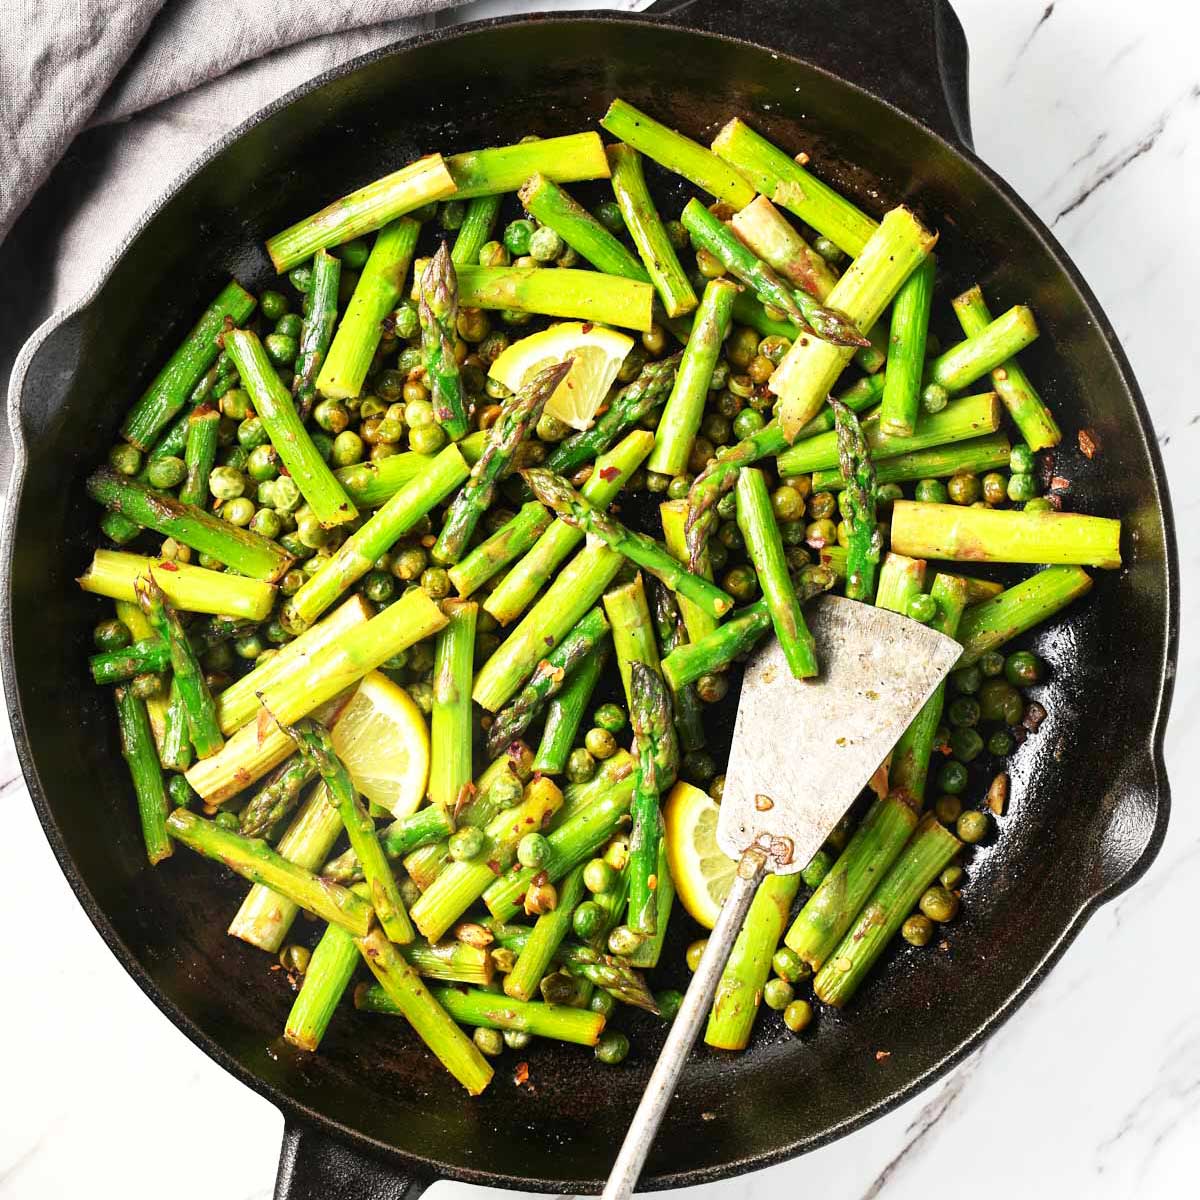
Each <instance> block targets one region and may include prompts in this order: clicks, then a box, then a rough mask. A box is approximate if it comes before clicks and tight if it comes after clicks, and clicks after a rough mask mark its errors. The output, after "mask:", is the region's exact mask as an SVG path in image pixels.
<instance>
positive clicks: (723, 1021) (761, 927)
mask: <svg viewBox="0 0 1200 1200" xmlns="http://www.w3.org/2000/svg"><path fill="white" fill-rule="evenodd" d="M800 882H801V879H800V876H799V875H798V874H796V875H768V876H767V877H766V879H764V880H763V881H762V884H761V885H760V887H759V889H758V894H757V895H756V896H755V897H754V900H753V902H752V903H751V905H750V911H749V912H748V913H747V914H746V923H745V924H744V925H743V926H742V930H741V932H740V933H739V934H738V937H737V941H736V942H734V944H733V951H732V953H731V954H730V955H729V961H728V962H727V963H726V965H725V970H724V971H723V972H722V973H721V982H720V983H718V984H717V993H716V995H715V996H714V997H713V1006H712V1012H711V1013H709V1017H708V1028H707V1029H706V1030H705V1032H704V1040H705V1042H706V1043H707V1044H708V1045H710V1046H715V1047H717V1049H719V1050H744V1049H745V1048H746V1046H747V1045H748V1043H749V1041H750V1029H751V1027H752V1026H753V1024H754V1018H755V1016H756V1015H757V1013H758V1005H759V1001H760V1000H761V999H762V992H763V987H764V985H765V984H766V982H767V978H768V977H769V976H770V974H771V958H772V956H773V955H774V953H775V950H776V947H777V946H778V945H779V939H780V937H781V936H782V934H783V929H784V926H785V925H786V924H787V919H788V910H789V909H790V908H791V906H792V901H793V900H794V899H795V897H796V893H797V892H798V891H799V890H800Z"/></svg>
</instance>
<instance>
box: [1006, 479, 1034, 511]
mask: <svg viewBox="0 0 1200 1200" xmlns="http://www.w3.org/2000/svg"><path fill="white" fill-rule="evenodd" d="M1007 495H1008V498H1009V499H1010V500H1011V501H1012V502H1013V503H1014V504H1024V503H1025V502H1026V501H1028V500H1032V499H1033V498H1034V497H1035V496H1036V495H1037V480H1035V479H1034V477H1033V476H1032V475H1010V476H1009V477H1008V488H1007Z"/></svg>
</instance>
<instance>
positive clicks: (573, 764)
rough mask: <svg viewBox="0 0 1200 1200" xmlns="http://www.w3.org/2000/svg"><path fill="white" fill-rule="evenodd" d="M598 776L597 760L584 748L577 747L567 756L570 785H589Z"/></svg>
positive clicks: (567, 772)
mask: <svg viewBox="0 0 1200 1200" xmlns="http://www.w3.org/2000/svg"><path fill="white" fill-rule="evenodd" d="M595 774H596V760H595V758H594V757H593V756H592V754H591V753H590V752H589V751H588V750H586V749H585V748H584V747H583V746H576V747H575V749H574V750H572V751H571V753H570V754H569V755H567V769H566V776H567V782H568V783H587V781H588V780H589V779H591V778H592V777H593V776H594V775H595Z"/></svg>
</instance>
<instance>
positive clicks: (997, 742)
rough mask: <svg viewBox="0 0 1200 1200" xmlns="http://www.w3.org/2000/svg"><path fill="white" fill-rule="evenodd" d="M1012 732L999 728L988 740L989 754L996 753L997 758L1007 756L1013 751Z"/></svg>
mask: <svg viewBox="0 0 1200 1200" xmlns="http://www.w3.org/2000/svg"><path fill="white" fill-rule="evenodd" d="M1013 745H1014V743H1013V739H1012V734H1010V733H1008V732H1007V731H1006V730H1003V729H997V730H996V732H995V733H993V734H992V736H991V737H989V738H988V740H987V749H988V753H989V754H994V755H995V756H996V757H997V758H1006V757H1007V756H1008V755H1010V754H1011V753H1012V752H1013Z"/></svg>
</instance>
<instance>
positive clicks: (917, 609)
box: [908, 592, 938, 625]
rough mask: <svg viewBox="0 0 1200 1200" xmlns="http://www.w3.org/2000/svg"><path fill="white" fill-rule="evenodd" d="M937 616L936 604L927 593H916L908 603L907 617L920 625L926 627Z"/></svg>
mask: <svg viewBox="0 0 1200 1200" xmlns="http://www.w3.org/2000/svg"><path fill="white" fill-rule="evenodd" d="M937 614H938V603H937V601H936V600H935V599H934V598H933V597H932V596H931V595H929V593H928V592H918V593H917V595H915V596H914V597H913V598H912V599H911V600H910V601H909V602H908V615H909V617H910V618H911V619H912V620H914V621H919V622H920V623H921V624H922V625H928V624H929V622H930V621H932V620H933V618H934V617H936V616H937Z"/></svg>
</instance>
